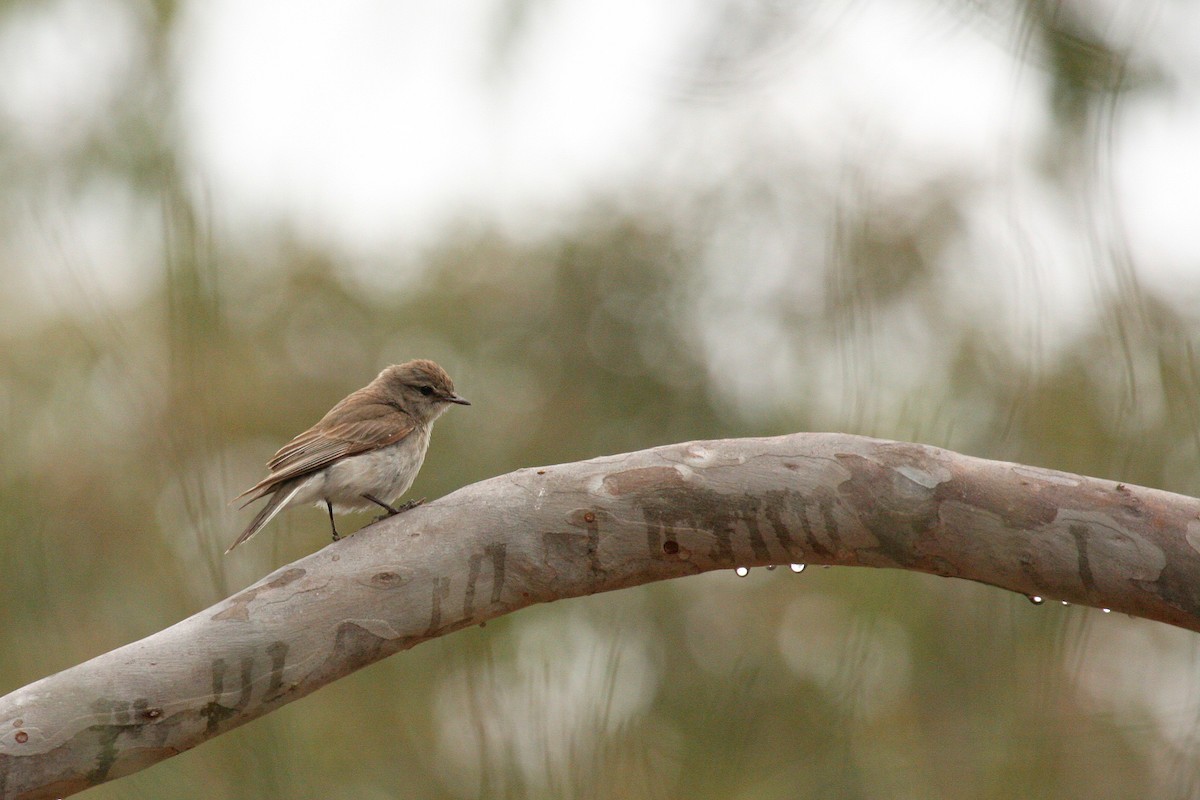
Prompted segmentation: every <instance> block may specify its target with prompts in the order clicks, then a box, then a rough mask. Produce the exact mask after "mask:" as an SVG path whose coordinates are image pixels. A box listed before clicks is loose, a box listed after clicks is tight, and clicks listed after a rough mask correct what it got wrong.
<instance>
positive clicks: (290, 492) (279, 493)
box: [225, 481, 303, 553]
mask: <svg viewBox="0 0 1200 800" xmlns="http://www.w3.org/2000/svg"><path fill="white" fill-rule="evenodd" d="M302 483H303V481H294V482H292V483H285V484H283V485H282V486H280V487H279V488H278V489H276V490H275V491H274V492H272V493H271V497H270V499H269V500H267V504H266V505H265V506H263V507H262V508H261V509H259V511H258V513H257V514H255V515H254V519H252V520H250V524H249V525H247V526H246V530H244V531H242V535H241V536H239V537H237V539H235V540H234V542H233V544H231V545H229V550H226V551H225V552H226V553H228V552H229V551H230V550H232V549H233V548H235V547H237V546H238V545H239V544H241V543H242V542H244V541H246V540H247V539H249V538H250V537H251V536H253V535H254V534H256V533H258V532H259V531H260V530H261V529H262V527H263V526H264V525H266V524H267V523H268V522H270V521H271V520H272V519H274V518H275V515H276V514H278V513H279V512H280V511H282V510H283V509H284V508H286V507H287V504H288V501H289V500H291V499H292V498H293V497H295V496H296V492H298V491H300V485H301V484H302Z"/></svg>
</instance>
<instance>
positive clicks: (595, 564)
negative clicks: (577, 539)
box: [584, 514, 604, 583]
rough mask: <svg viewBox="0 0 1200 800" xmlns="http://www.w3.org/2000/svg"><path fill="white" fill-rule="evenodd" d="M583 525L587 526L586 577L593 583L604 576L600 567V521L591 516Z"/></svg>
mask: <svg viewBox="0 0 1200 800" xmlns="http://www.w3.org/2000/svg"><path fill="white" fill-rule="evenodd" d="M584 524H585V525H586V526H587V558H588V576H589V577H590V578H591V580H592V583H595V582H596V581H597V580H599V579H600V578H601V577H602V576H603V575H604V569H603V568H602V567H601V566H600V520H599V519H597V517H596V515H595V514H593V515H592V516H590V517H588V518H587V521H586V522H585V523H584Z"/></svg>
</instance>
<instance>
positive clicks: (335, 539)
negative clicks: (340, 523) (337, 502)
mask: <svg viewBox="0 0 1200 800" xmlns="http://www.w3.org/2000/svg"><path fill="white" fill-rule="evenodd" d="M325 507H326V508H328V509H329V527H330V529H331V530H332V531H333V540H334V541H335V542H336V541H337V540H338V539H341V538H342V537H341V536H338V532H337V525H335V524H333V503H331V502H329V501H328V500H326V501H325Z"/></svg>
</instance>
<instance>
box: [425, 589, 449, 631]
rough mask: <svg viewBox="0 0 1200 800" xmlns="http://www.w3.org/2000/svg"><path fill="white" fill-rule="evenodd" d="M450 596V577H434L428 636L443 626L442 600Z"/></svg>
mask: <svg viewBox="0 0 1200 800" xmlns="http://www.w3.org/2000/svg"><path fill="white" fill-rule="evenodd" d="M449 596H450V579H449V578H447V577H441V578H434V579H433V601H432V604H431V605H432V607H431V609H430V612H429V628H428V629H427V630H426V631H425V635H426V636H432V635H433V634H434V633H436V632H437V631H438V629H439V628H441V626H442V600H444V599H446V598H448V597H449Z"/></svg>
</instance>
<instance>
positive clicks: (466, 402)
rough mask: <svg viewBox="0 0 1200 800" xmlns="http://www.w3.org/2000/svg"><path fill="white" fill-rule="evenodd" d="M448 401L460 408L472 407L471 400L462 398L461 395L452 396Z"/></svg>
mask: <svg viewBox="0 0 1200 800" xmlns="http://www.w3.org/2000/svg"><path fill="white" fill-rule="evenodd" d="M446 399H447V400H449V401H450V402H451V403H458V404H459V405H460V406H469V405H471V401H470V400H468V399H467V398H465V397H462V396H460V395H457V394H452V395H450V396H449V397H447V398H446Z"/></svg>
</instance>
